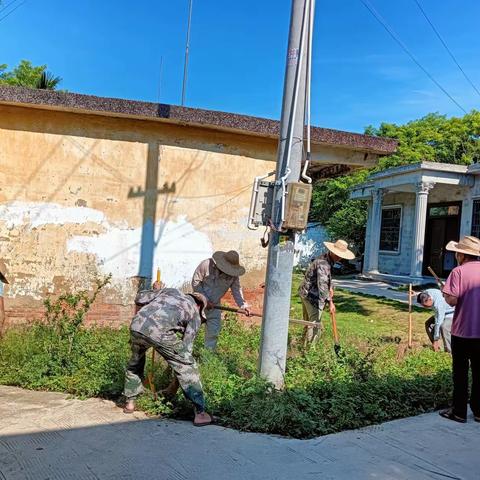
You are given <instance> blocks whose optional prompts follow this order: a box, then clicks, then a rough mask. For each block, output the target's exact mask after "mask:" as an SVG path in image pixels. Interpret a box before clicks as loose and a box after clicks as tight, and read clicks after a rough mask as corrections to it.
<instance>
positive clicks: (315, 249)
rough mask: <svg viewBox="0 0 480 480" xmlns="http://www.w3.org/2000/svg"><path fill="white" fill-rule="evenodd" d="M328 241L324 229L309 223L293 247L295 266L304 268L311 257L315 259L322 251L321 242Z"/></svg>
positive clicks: (323, 248)
mask: <svg viewBox="0 0 480 480" xmlns="http://www.w3.org/2000/svg"><path fill="white" fill-rule="evenodd" d="M325 240H328V235H327V232H326V230H325V228H324V227H322V226H321V225H318V224H314V223H309V224H308V226H307V229H306V230H305V232H304V233H302V234H300V235H298V237H297V242H296V245H295V260H294V263H295V265H298V266H300V267H305V266H307V265H308V264H309V263H310V260H311V259H312V258H313V257H317V256H318V255H320V254H321V253H322V252H323V251H324V250H325V247H324V245H323V242H324V241H325Z"/></svg>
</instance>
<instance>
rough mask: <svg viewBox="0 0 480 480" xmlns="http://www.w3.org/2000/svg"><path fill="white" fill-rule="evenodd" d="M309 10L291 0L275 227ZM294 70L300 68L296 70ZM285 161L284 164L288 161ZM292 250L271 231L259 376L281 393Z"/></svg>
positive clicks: (294, 164) (294, 166)
mask: <svg viewBox="0 0 480 480" xmlns="http://www.w3.org/2000/svg"><path fill="white" fill-rule="evenodd" d="M311 1H312V2H313V1H314V0H311ZM309 7H311V8H309ZM309 10H310V11H309ZM313 10H314V5H313V4H312V3H310V1H309V0H292V13H291V19H290V33H289V39H288V52H287V66H286V72H285V83H284V90H283V105H282V116H281V120H280V139H279V144H278V154H277V172H276V177H275V180H276V188H275V197H274V205H273V212H272V220H273V223H274V225H275V226H278V225H279V224H280V223H281V218H282V186H281V182H279V180H280V179H281V178H282V177H285V175H286V174H287V173H288V171H289V170H290V174H289V175H288V177H287V178H286V183H287V185H288V183H291V182H298V180H299V178H300V173H301V161H302V154H303V131H304V123H305V91H306V63H307V62H306V58H307V55H306V54H307V43H308V38H307V33H308V25H309V19H310V18H311V17H310V15H312V17H313ZM302 36H303V41H302ZM299 65H300V67H298V66H299ZM297 77H298V78H297ZM291 129H293V130H291ZM290 140H291V141H290ZM289 158H290V160H288V159H289ZM279 183H280V185H279ZM294 249H295V232H293V231H288V232H286V233H280V232H277V231H274V230H273V229H272V231H271V234H270V245H269V249H268V263H267V276H266V281H265V297H264V307H263V323H262V336H261V347H260V374H261V375H262V376H263V377H264V378H266V379H267V380H268V381H270V382H271V383H273V384H274V385H275V386H276V387H277V388H282V387H283V384H284V376H285V365H286V359H287V340H288V319H289V316H290V295H291V288H292V271H293V261H294Z"/></svg>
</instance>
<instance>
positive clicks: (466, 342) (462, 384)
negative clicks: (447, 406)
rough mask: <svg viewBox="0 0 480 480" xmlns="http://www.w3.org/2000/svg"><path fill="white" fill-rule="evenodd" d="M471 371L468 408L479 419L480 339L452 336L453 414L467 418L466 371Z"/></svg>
mask: <svg viewBox="0 0 480 480" xmlns="http://www.w3.org/2000/svg"><path fill="white" fill-rule="evenodd" d="M469 367H470V368H471V369H472V379H473V382H472V391H471V394H470V408H471V409H472V412H473V414H474V415H475V416H476V417H480V338H462V337H456V336H455V335H452V370H453V413H454V414H455V415H457V416H458V417H461V418H467V404H468V370H469Z"/></svg>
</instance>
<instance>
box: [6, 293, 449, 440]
mask: <svg viewBox="0 0 480 480" xmlns="http://www.w3.org/2000/svg"><path fill="white" fill-rule="evenodd" d="M73 303H74V304H75V302H73ZM75 305H77V306H78V305H79V304H75ZM54 310H55V312H56V311H57V310H56V309H54ZM65 311H66V312H67V317H68V318H72V319H74V320H73V321H74V322H76V323H78V325H77V327H76V328H74V329H71V328H70V327H71V325H70V323H69V321H67V324H68V326H67V327H65V328H64V326H61V327H59V325H64V323H65V318H66V317H65V316H64V313H62V312H63V310H62V309H60V314H59V316H56V317H55V319H56V320H50V321H49V322H47V323H46V324H36V325H34V326H32V327H31V328H29V329H27V330H24V331H10V332H8V333H7V335H6V336H5V338H4V339H3V340H2V342H1V344H0V348H1V350H0V383H6V384H11V385H19V386H22V387H26V388H35V389H49V390H57V391H65V392H68V393H72V394H76V395H80V396H94V395H107V396H110V395H119V394H120V393H121V391H122V387H123V375H124V369H125V364H126V361H127V358H128V354H129V344H128V330H127V329H126V328H124V329H120V330H111V329H102V328H97V327H92V328H90V329H85V328H83V326H82V322H81V321H79V322H77V320H78V317H76V316H75V315H73V316H72V315H70V316H68V315H69V314H68V309H66V310H65ZM75 319H77V320H75ZM202 330H203V329H202ZM259 330H260V329H259V327H257V326H251V327H250V326H245V325H244V324H242V323H240V322H239V321H237V319H236V317H235V316H233V315H229V316H228V317H227V318H226V320H225V321H224V327H223V330H222V334H221V336H220V341H219V345H218V351H217V353H211V352H209V351H207V350H205V349H204V348H203V338H202V336H203V334H202V333H201V334H200V335H199V337H198V338H197V340H196V345H195V350H194V353H195V356H196V357H197V359H198V364H199V367H200V372H201V377H202V383H203V385H204V390H205V395H206V400H207V408H208V411H210V412H212V413H213V414H214V415H216V416H218V417H219V418H220V422H221V423H222V424H224V425H226V426H230V427H233V428H238V429H240V430H249V431H256V432H265V433H276V434H281V435H287V436H293V437H298V438H307V437H312V436H316V435H324V434H328V433H332V432H338V431H341V430H345V429H352V428H358V427H362V426H366V425H371V424H375V423H380V422H383V421H386V420H390V419H395V418H401V417H405V416H411V415H416V414H419V413H424V412H428V411H431V410H433V409H436V408H439V407H441V406H443V405H445V404H446V403H447V402H448V400H449V398H450V395H451V378H450V377H451V375H450V358H449V356H448V355H447V354H443V353H435V352H433V351H431V349H422V348H419V349H417V350H412V351H407V353H406V355H405V356H404V358H403V359H401V360H398V359H397V345H396V344H395V343H381V342H377V341H372V342H371V344H370V346H369V345H368V343H367V344H366V345H363V347H362V348H360V347H359V346H354V345H353V344H352V345H350V346H347V345H344V346H343V347H342V350H341V354H340V355H339V356H338V357H337V356H336V355H335V353H334V351H333V348H332V341H331V338H330V337H328V335H325V336H324V337H323V338H322V341H321V342H320V343H319V344H318V345H317V346H316V347H312V348H308V349H306V350H304V349H303V346H302V342H301V338H300V337H301V328H293V329H291V335H290V339H289V359H288V363H287V372H286V375H285V385H286V388H285V390H283V391H276V390H274V389H273V388H272V386H271V385H269V384H267V383H266V382H265V381H264V380H262V379H261V378H259V376H258V375H257V359H258V348H259V338H260V331H259ZM72 338H73V340H72ZM150 358H151V357H150V354H149V355H148V359H149V361H150ZM149 368H151V365H150V362H148V364H147V369H149ZM170 379H171V373H170V372H169V371H168V369H167V368H166V364H165V362H164V361H163V360H159V361H158V362H156V365H155V384H156V386H157V388H158V389H161V388H164V387H166V386H167V385H168V383H169V381H170ZM138 406H139V408H141V409H143V410H145V411H146V412H148V413H150V414H160V415H164V416H174V417H176V418H191V415H192V409H191V405H189V404H188V402H186V401H185V399H184V398H183V396H182V394H181V392H179V393H178V394H177V396H176V397H175V398H174V399H173V400H166V399H164V398H163V397H162V396H161V395H160V396H159V397H158V398H157V399H155V398H154V397H153V395H152V394H151V393H150V392H147V393H146V394H144V395H143V396H142V397H141V398H140V399H139V401H138Z"/></svg>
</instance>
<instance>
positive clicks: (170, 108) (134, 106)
mask: <svg viewBox="0 0 480 480" xmlns="http://www.w3.org/2000/svg"><path fill="white" fill-rule="evenodd" d="M2 103H3V104H7V105H15V106H22V107H31V108H41V109H53V110H60V111H68V112H73V113H90V114H96V115H106V116H117V117H127V118H133V119H140V120H157V121H164V122H168V123H175V124H180V125H192V126H198V127H203V128H210V129H216V130H224V131H232V132H236V133H243V134H249V135H255V136H262V137H267V138H278V135H279V122H278V121H277V120H271V119H267V118H260V117H252V116H249V115H240V114H236V113H227V112H221V111H216V110H204V109H200V108H190V107H181V106H177V105H167V104H162V103H152V102H143V101H138V100H124V99H120V98H108V97H98V96H93V95H84V94H79V93H69V92H60V91H51V90H38V89H31V88H24V87H12V86H5V85H0V104H2ZM311 139H312V143H314V144H319V145H325V146H331V147H342V148H348V149H352V150H357V151H363V152H368V153H373V154H376V155H389V154H392V153H394V152H395V151H396V148H397V141H396V140H394V139H391V138H384V137H374V136H370V135H363V134H360V133H352V132H344V131H341V130H332V129H328V128H321V127H312V132H311Z"/></svg>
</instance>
